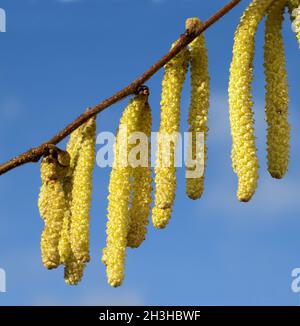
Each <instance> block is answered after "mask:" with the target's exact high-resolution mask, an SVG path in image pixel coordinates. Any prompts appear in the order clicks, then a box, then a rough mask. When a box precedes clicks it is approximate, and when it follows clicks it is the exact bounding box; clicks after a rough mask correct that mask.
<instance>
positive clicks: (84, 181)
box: [70, 117, 96, 263]
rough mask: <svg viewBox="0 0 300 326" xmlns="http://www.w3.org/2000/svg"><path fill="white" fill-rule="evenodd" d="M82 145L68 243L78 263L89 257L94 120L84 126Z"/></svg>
mask: <svg viewBox="0 0 300 326" xmlns="http://www.w3.org/2000/svg"><path fill="white" fill-rule="evenodd" d="M83 128H84V129H83V130H82V145H81V149H80V153H79V155H78V160H77V162H76V166H75V167H74V174H73V181H72V183H73V185H72V208H71V211H72V220H71V226H70V243H71V248H72V251H73V254H74V256H75V258H76V260H77V261H78V262H81V263H87V262H88V261H89V259H90V256H89V243H90V241H89V222H90V216H89V214H90V206H91V193H92V173H93V168H94V164H95V143H96V119H95V117H93V118H91V119H90V120H88V121H87V122H86V123H85V124H84V127H83Z"/></svg>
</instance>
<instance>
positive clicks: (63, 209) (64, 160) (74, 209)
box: [38, 118, 96, 285]
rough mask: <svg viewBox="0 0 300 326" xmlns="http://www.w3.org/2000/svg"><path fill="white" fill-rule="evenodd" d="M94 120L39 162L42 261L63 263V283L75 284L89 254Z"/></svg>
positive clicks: (48, 265)
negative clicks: (42, 224)
mask: <svg viewBox="0 0 300 326" xmlns="http://www.w3.org/2000/svg"><path fill="white" fill-rule="evenodd" d="M95 135H96V122H95V118H91V119H90V120H89V121H87V122H86V123H85V124H83V125H82V126H81V127H79V128H78V129H77V130H75V131H74V132H73V133H72V135H71V137H70V140H69V142H68V145H67V151H60V150H58V149H53V150H50V151H49V155H47V156H46V157H45V158H44V159H43V160H42V163H41V178H42V187H41V190H40V196H39V203H38V205H39V210H40V215H41V217H42V218H43V220H44V223H45V227H44V230H43V233H42V237H41V252H42V261H43V264H44V266H45V267H46V268H48V269H53V268H57V267H58V266H59V265H61V264H63V265H64V267H65V269H64V271H65V272H64V276H65V281H66V283H68V284H70V285H75V284H77V283H78V282H79V281H80V280H81V278H82V276H83V271H84V268H85V265H86V263H87V262H88V261H89V260H90V255H89V211H90V202H91V192H92V172H93V167H94V161H95Z"/></svg>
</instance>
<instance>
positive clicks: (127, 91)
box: [0, 0, 241, 175]
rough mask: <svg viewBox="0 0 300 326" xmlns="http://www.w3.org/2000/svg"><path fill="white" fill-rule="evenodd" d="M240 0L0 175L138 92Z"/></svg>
mask: <svg viewBox="0 0 300 326" xmlns="http://www.w3.org/2000/svg"><path fill="white" fill-rule="evenodd" d="M239 2H241V0H232V1H231V2H229V3H228V4H227V5H225V6H224V7H223V8H222V9H220V10H219V11H218V12H217V13H215V14H214V15H213V16H211V17H210V18H209V19H208V20H207V21H206V22H204V23H203V24H202V26H201V27H200V28H196V27H195V26H191V27H190V28H189V29H187V30H186V31H185V33H184V34H182V35H181V36H180V38H179V40H178V42H177V43H176V45H175V46H174V47H173V48H172V49H171V50H170V51H169V52H168V53H167V54H166V55H165V56H163V57H162V58H161V59H160V60H158V61H157V62H156V63H155V64H154V65H153V66H151V67H150V68H149V69H148V70H147V71H146V72H145V73H143V74H142V75H141V76H140V77H138V78H137V79H135V80H134V81H133V82H132V83H131V84H129V85H128V86H126V87H125V88H123V89H122V90H120V91H118V92H117V93H115V94H114V95H112V96H111V97H109V98H107V99H106V100H104V101H103V102H101V103H100V104H98V105H96V106H95V107H94V108H90V109H88V110H87V111H85V112H84V113H82V114H81V115H80V116H79V117H78V118H77V119H76V120H74V121H73V122H72V123H70V124H69V125H68V126H67V127H66V128H65V129H63V130H62V131H60V132H59V133H58V134H57V135H56V136H54V137H53V138H51V139H50V140H48V141H47V142H45V143H43V144H41V145H40V146H38V147H35V148H32V149H29V150H28V151H27V152H25V153H22V154H20V155H18V156H16V157H15V158H13V159H11V160H9V161H8V162H6V163H4V164H1V165H0V175H2V174H4V173H6V172H8V171H10V170H12V169H14V168H16V167H18V166H21V165H23V164H26V163H29V162H38V161H39V159H40V158H41V157H42V156H43V155H45V154H47V153H48V152H49V148H50V146H51V145H56V144H57V143H59V142H60V141H62V140H63V139H64V138H66V137H67V136H68V135H70V134H71V133H72V132H73V131H74V130H75V129H77V128H78V127H79V126H81V125H82V124H83V123H85V122H86V121H87V120H88V119H89V118H91V117H92V116H95V115H97V114H98V113H100V112H101V111H103V110H104V109H106V108H107V107H109V106H111V105H113V104H115V103H116V102H118V101H120V100H122V99H124V98H125V97H127V96H129V95H132V94H134V93H136V92H138V90H139V87H141V86H142V85H143V84H144V83H145V82H146V81H147V80H149V79H150V78H151V77H152V76H153V75H154V74H155V73H156V72H157V71H158V70H160V69H161V68H162V67H163V66H164V65H165V64H166V63H168V62H169V61H170V60H171V59H172V58H173V57H174V56H175V55H176V54H178V53H179V52H180V51H181V50H182V49H183V48H185V47H186V46H187V45H188V44H189V43H190V42H192V41H193V40H194V39H195V38H196V37H197V36H199V35H200V34H201V33H203V32H204V31H205V30H207V29H208V28H209V27H210V26H211V25H213V24H214V23H216V22H217V21H218V20H219V19H220V18H221V17H223V16H224V15H225V14H226V13H228V12H229V11H230V10H231V9H233V8H234V7H235V6H236V5H237V4H238V3H239Z"/></svg>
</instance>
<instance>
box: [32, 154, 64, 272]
mask: <svg viewBox="0 0 300 326" xmlns="http://www.w3.org/2000/svg"><path fill="white" fill-rule="evenodd" d="M66 172H67V167H63V166H61V165H60V164H59V162H58V160H57V157H54V156H52V155H49V156H47V157H45V158H44V159H43V161H42V164H41V179H42V187H41V190H40V195H39V202H38V205H39V211H40V214H41V217H42V218H43V219H44V222H45V227H44V230H43V232H42V237H41V254H42V261H43V264H44V266H45V267H46V268H48V269H52V268H56V267H57V266H58V265H59V264H60V256H59V250H58V243H59V239H60V233H61V228H62V224H63V218H64V212H65V209H66V200H65V195H64V191H63V186H62V184H61V178H62V177H63V176H64V175H65V173H66Z"/></svg>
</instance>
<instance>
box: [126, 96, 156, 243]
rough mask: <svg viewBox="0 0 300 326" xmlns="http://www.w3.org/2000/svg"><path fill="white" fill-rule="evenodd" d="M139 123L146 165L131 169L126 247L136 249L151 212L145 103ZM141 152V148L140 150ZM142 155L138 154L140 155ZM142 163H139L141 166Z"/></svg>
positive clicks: (149, 118) (148, 111) (148, 124)
mask: <svg viewBox="0 0 300 326" xmlns="http://www.w3.org/2000/svg"><path fill="white" fill-rule="evenodd" d="M139 114H140V117H141V118H140V119H139V120H140V121H139V125H138V129H137V131H138V132H140V133H143V134H144V135H146V136H147V144H146V145H147V148H145V149H144V150H145V151H147V154H148V155H147V157H146V160H147V162H144V163H146V164H147V165H142V166H135V167H132V182H131V188H132V196H131V197H132V200H131V207H130V210H129V220H130V224H129V230H128V236H127V245H128V247H132V248H137V247H139V246H140V245H141V243H142V242H143V241H144V239H145V236H146V233H147V225H148V219H149V215H150V212H151V201H152V197H151V191H152V176H151V155H150V154H151V142H150V136H151V129H152V115H151V108H150V106H149V103H148V102H147V103H146V104H145V106H144V108H142V109H141V110H140V113H139ZM142 150H143V148H142ZM141 154H142V153H140V155H141ZM142 163H143V162H141V164H142Z"/></svg>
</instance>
